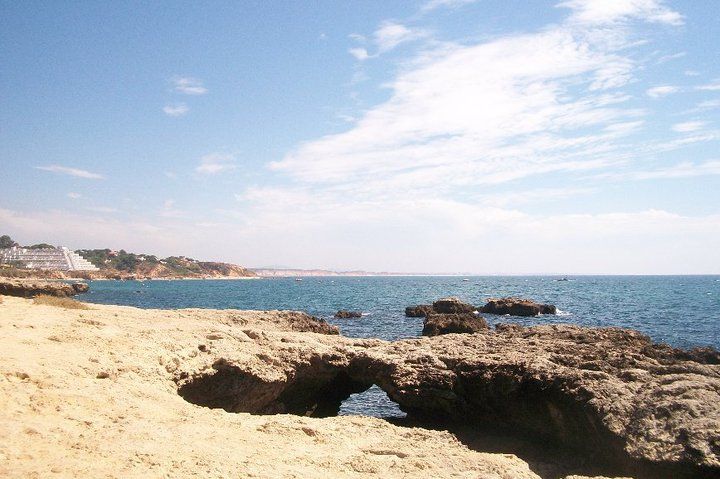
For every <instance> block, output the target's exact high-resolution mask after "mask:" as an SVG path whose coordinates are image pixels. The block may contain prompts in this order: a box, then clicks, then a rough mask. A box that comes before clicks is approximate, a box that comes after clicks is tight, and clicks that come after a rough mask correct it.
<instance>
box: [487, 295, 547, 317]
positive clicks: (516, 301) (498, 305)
mask: <svg viewBox="0 0 720 479" xmlns="http://www.w3.org/2000/svg"><path fill="white" fill-rule="evenodd" d="M480 311H481V312H482V313H488V314H509V315H511V316H537V315H538V314H556V313H557V308H556V307H555V306H554V305H552V304H541V303H536V302H535V301H532V300H529V299H521V298H492V299H489V300H488V302H487V304H485V306H483V307H482V309H481V310H480Z"/></svg>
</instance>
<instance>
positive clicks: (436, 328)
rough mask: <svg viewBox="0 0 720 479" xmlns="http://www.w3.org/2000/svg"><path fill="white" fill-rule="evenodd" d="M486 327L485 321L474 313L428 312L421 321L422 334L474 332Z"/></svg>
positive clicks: (436, 334)
mask: <svg viewBox="0 0 720 479" xmlns="http://www.w3.org/2000/svg"><path fill="white" fill-rule="evenodd" d="M484 329H488V324H487V322H486V321H485V320H484V319H483V318H482V317H480V316H477V315H476V314H475V313H460V314H443V313H430V314H428V315H427V317H426V318H425V321H424V322H423V330H422V334H423V336H438V335H440V334H450V333H476V332H478V331H482V330H484Z"/></svg>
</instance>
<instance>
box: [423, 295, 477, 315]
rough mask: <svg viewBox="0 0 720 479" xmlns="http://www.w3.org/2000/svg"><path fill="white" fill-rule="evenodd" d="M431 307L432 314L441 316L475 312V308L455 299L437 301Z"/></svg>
mask: <svg viewBox="0 0 720 479" xmlns="http://www.w3.org/2000/svg"><path fill="white" fill-rule="evenodd" d="M432 307H433V311H434V312H436V313H443V314H460V313H472V312H474V311H476V310H477V308H475V306H473V305H471V304H467V303H464V302H462V301H460V299H458V298H455V297H451V298H442V299H438V300H437V301H435V302H434V303H433V305H432Z"/></svg>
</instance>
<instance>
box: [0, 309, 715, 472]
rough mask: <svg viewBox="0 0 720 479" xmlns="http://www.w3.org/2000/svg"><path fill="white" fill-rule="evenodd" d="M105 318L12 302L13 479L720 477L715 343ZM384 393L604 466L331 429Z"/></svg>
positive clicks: (368, 423)
mask: <svg viewBox="0 0 720 479" xmlns="http://www.w3.org/2000/svg"><path fill="white" fill-rule="evenodd" d="M90 307H91V309H90V310H82V311H71V310H64V309H60V308H52V307H48V306H39V305H33V304H31V302H30V301H28V300H25V299H20V298H10V297H5V299H4V301H3V303H2V304H0V336H1V337H2V344H3V346H4V348H5V351H4V354H3V356H2V357H0V372H1V373H2V376H0V377H2V378H3V381H2V382H0V397H2V398H3V399H2V400H0V401H2V403H3V404H0V406H3V413H2V414H3V416H4V417H3V422H4V424H7V425H8V427H6V428H2V430H0V473H4V474H7V475H10V476H18V475H23V476H25V475H29V474H40V475H44V474H47V473H48V471H51V470H52V469H58V471H59V472H58V473H62V474H64V475H66V476H77V475H85V476H97V475H108V476H113V477H115V476H118V477H122V476H127V475H133V474H135V475H137V474H140V475H144V476H147V475H150V476H162V475H167V474H169V475H172V476H182V477H189V476H203V477H223V476H225V475H233V474H234V475H237V474H240V475H245V476H248V477H250V476H255V477H299V476H302V477H328V475H330V476H332V477H366V476H371V475H382V476H383V477H409V476H416V477H420V476H422V477H431V476H432V477H487V478H538V477H543V478H546V477H547V478H549V477H563V476H564V475H570V474H571V473H574V474H589V473H591V472H592V473H603V474H605V475H606V476H609V475H614V476H620V475H633V477H636V478H638V479H641V478H650V477H668V478H669V477H717V476H718V474H719V473H720V459H719V455H720V443H719V442H718V441H719V438H718V431H720V365H718V363H719V362H720V355H718V353H717V351H714V350H711V349H699V350H694V351H682V350H677V349H673V348H670V347H667V346H662V345H657V344H653V343H652V341H650V339H649V338H647V337H646V336H644V335H642V334H640V333H637V332H634V331H629V330H623V329H617V328H581V327H576V326H567V325H566V326H537V327H520V326H516V325H501V326H499V327H497V328H496V329H489V328H487V329H485V328H483V329H481V330H479V331H477V332H475V333H474V334H446V335H442V336H437V337H422V338H415V339H407V340H401V341H394V342H387V341H382V340H374V339H351V338H345V337H343V336H339V335H337V330H336V329H335V328H334V327H331V326H329V325H326V324H324V323H322V322H321V321H318V320H316V319H314V318H312V317H310V316H308V315H306V314H304V313H293V312H278V311H270V312H261V311H232V310H223V311H212V310H197V309H191V310H177V311H163V310H139V309H135V308H129V307H119V306H100V305H90ZM443 314H462V313H443ZM318 333H322V334H318ZM373 384H376V385H378V386H379V387H380V388H382V389H383V390H384V391H385V392H386V393H387V394H388V396H389V397H390V398H391V399H392V400H393V401H395V402H397V403H398V404H399V405H400V407H401V408H402V409H403V410H405V411H406V412H408V413H409V418H410V419H411V420H412V421H413V425H414V426H422V425H427V427H431V423H433V422H436V421H437V420H439V419H442V420H445V421H447V424H448V426H447V428H448V429H450V430H452V429H453V427H455V426H453V424H456V423H457V422H461V423H462V424H463V425H464V426H466V427H471V428H474V429H477V430H487V429H488V428H493V429H495V430H505V431H512V432H513V434H516V435H518V436H519V437H520V438H521V439H522V440H527V441H531V442H532V443H533V444H536V446H535V447H537V448H539V450H540V451H543V450H544V449H543V447H544V446H543V445H544V444H547V445H548V451H551V450H552V449H551V448H550V447H549V445H550V444H555V445H556V446H557V447H558V448H560V449H561V450H566V451H569V453H570V454H571V455H577V456H581V457H584V458H586V459H587V460H586V461H585V465H584V466H581V467H578V468H577V470H575V469H572V470H571V469H568V468H565V469H563V468H556V469H555V470H554V472H551V473H545V472H543V471H542V469H543V468H542V467H540V466H539V465H538V464H537V463H535V462H532V461H531V464H530V465H528V464H527V463H526V462H524V461H523V460H521V459H519V458H517V457H515V456H512V455H508V454H507V452H508V451H504V452H505V453H504V454H503V453H497V451H495V453H486V452H479V451H474V450H471V449H468V448H467V447H466V446H465V445H463V444H462V443H460V442H459V441H458V440H457V439H455V438H454V436H453V435H452V434H450V433H448V432H444V431H437V430H430V429H424V428H418V427H413V428H403V427H397V426H393V425H392V424H389V423H388V422H385V421H382V420H379V419H375V418H365V417H333V416H334V415H335V414H337V410H338V408H339V405H340V403H341V402H342V401H343V400H344V399H345V398H346V397H348V396H349V395H350V394H351V393H354V392H360V391H363V390H365V389H367V388H369V387H370V386H371V385H373ZM287 413H292V414H290V415H288V414H287ZM228 446H229V447H228ZM23 451H33V452H32V453H29V454H28V453H24V452H23ZM110 451H112V453H111V452H110ZM547 454H550V453H549V452H548V453H547ZM89 459H90V460H89ZM544 460H545V461H546V462H548V463H553V461H555V459H553V457H549V456H548V457H545V458H544ZM270 464H272V467H271V466H270ZM558 471H562V474H560V473H559V472H558ZM539 474H542V475H539Z"/></svg>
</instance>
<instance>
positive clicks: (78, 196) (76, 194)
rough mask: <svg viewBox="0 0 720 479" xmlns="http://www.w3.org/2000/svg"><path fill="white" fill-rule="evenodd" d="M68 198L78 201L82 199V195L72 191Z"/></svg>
mask: <svg viewBox="0 0 720 479" xmlns="http://www.w3.org/2000/svg"><path fill="white" fill-rule="evenodd" d="M67 197H68V198H70V199H71V200H77V199H80V198H82V195H81V194H80V193H75V192H74V191H71V192H70V193H68V194H67Z"/></svg>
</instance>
